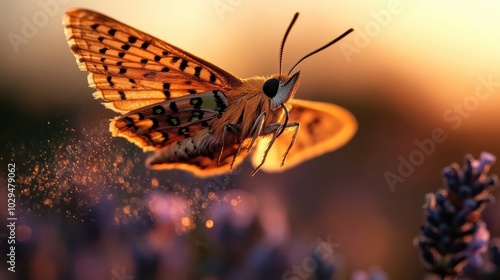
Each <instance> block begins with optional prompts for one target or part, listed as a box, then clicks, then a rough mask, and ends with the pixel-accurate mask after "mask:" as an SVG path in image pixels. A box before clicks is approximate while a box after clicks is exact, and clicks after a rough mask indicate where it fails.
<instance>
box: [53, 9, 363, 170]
mask: <svg viewBox="0 0 500 280" xmlns="http://www.w3.org/2000/svg"><path fill="white" fill-rule="evenodd" d="M297 17H298V13H296V14H295V16H294V18H293V20H292V22H291V24H290V25H289V27H288V29H287V31H286V33H285V36H284V38H283V41H282V43H281V47H280V55H279V68H280V71H279V73H278V74H274V75H271V76H258V77H251V78H247V79H240V78H238V77H236V76H234V75H233V74H231V73H229V72H227V71H225V70H223V69H221V68H219V67H217V66H215V65H213V64H211V63H209V62H207V61H205V60H203V59H201V58H199V57H196V56H194V55H192V54H190V53H188V52H186V51H184V50H182V49H180V48H177V47H175V46H173V45H171V44H168V43H166V42H164V41H162V40H159V39H157V38H155V37H153V36H151V35H149V34H146V33H144V32H142V31H139V30H137V29H135V28H133V27H130V26H128V25H126V24H124V23H121V22H118V21H116V20H114V19H112V18H109V17H107V16H105V15H103V14H100V13H97V12H94V11H90V10H85V9H70V10H68V11H67V12H66V13H65V15H64V18H63V25H64V28H65V34H66V38H67V40H68V44H69V46H70V49H71V51H72V52H73V54H74V55H75V57H76V60H77V63H78V66H79V68H80V70H82V71H88V72H89V75H88V82H89V85H90V87H92V88H94V89H96V90H97V91H96V92H94V94H93V96H94V97H95V98H96V99H101V100H102V101H103V104H104V106H105V107H106V108H109V109H111V110H113V111H115V112H117V113H119V114H120V115H119V116H117V117H115V118H114V119H113V120H111V123H110V131H111V134H112V135H113V136H119V137H124V138H126V139H127V140H129V141H130V142H132V143H134V144H136V145H137V146H139V147H141V148H142V149H143V150H144V151H153V152H154V153H153V154H152V155H151V156H150V157H149V158H148V159H147V160H146V165H147V166H148V167H150V168H152V169H180V170H185V171H189V172H191V173H193V174H194V175H197V176H199V177H207V176H213V175H218V174H223V173H227V172H230V171H231V170H232V169H234V168H235V167H236V166H238V165H239V164H240V163H241V162H242V161H243V159H244V158H245V157H247V155H249V154H251V155H252V163H253V164H254V166H255V169H254V171H253V173H252V175H253V174H255V173H256V172H257V171H258V170H259V169H263V170H265V171H268V172H274V171H279V170H284V169H286V168H290V167H293V166H295V165H297V164H299V163H301V162H303V161H305V160H308V159H310V158H313V157H315V156H319V155H321V154H324V153H326V152H329V151H332V150H335V149H337V148H339V147H341V146H343V145H344V144H345V143H347V142H348V141H349V140H350V139H351V138H352V137H353V135H354V133H355V132H356V129H357V122H356V119H355V118H354V116H353V115H352V114H351V113H350V112H349V111H347V110H345V109H343V108H341V107H339V106H336V105H333V104H328V103H322V102H313V101H305V100H299V99H294V96H295V93H296V91H297V88H298V85H299V78H300V71H297V72H296V73H294V74H293V75H292V74H291V72H292V71H293V69H294V68H295V67H296V66H297V65H298V64H299V63H300V62H301V61H303V60H304V59H305V58H307V57H309V56H311V55H313V54H315V53H317V52H319V51H321V50H323V49H325V48H327V47H328V46H330V45H332V44H334V43H335V42H337V41H339V40H341V39H342V38H343V37H345V36H346V35H347V34H349V33H350V32H352V31H353V29H349V30H348V31H346V32H345V33H343V34H342V35H340V36H339V37H337V38H335V39H334V40H333V41H331V42H329V43H328V44H326V45H324V46H323V47H321V48H318V49H316V50H315V51H313V52H311V53H309V54H308V55H306V56H304V57H303V58H302V59H300V60H299V61H298V62H297V63H296V64H295V65H294V66H293V67H292V69H291V70H290V71H289V73H288V74H284V73H282V70H281V65H282V56H283V47H284V43H285V41H286V38H287V36H288V34H289V32H290V30H291V28H292V26H293V24H294V23H295V21H296V20H297ZM299 130H300V131H299ZM285 160H286V162H287V164H286V168H285V167H283V166H284V164H285ZM282 167H283V168H282Z"/></svg>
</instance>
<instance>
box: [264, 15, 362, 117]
mask: <svg viewBox="0 0 500 280" xmlns="http://www.w3.org/2000/svg"><path fill="white" fill-rule="evenodd" d="M298 17H299V13H295V15H294V16H293V19H292V22H291V23H290V25H289V26H288V28H287V30H286V32H285V36H283V40H282V41H281V46H280V53H279V74H278V75H274V76H272V77H271V78H269V79H268V80H267V81H265V82H264V85H263V86H262V91H263V92H264V94H265V95H267V96H268V97H269V98H271V109H272V110H277V109H278V108H280V107H283V105H284V104H285V103H286V102H288V101H289V100H290V99H292V98H293V97H294V96H295V92H296V91H297V88H298V86H299V76H300V71H297V72H296V73H295V74H293V75H291V73H292V71H293V69H295V67H296V66H297V65H299V64H300V63H301V62H302V61H303V60H304V59H306V58H308V57H310V56H312V55H314V54H316V53H318V52H320V51H322V50H324V49H326V48H328V47H329V46H331V45H333V44H335V43H336V42H338V41H340V40H341V39H342V38H344V37H345V36H347V35H348V34H349V33H351V32H353V31H354V29H353V28H351V29H349V30H347V31H346V32H344V33H343V34H341V35H340V36H338V37H337V38H335V39H333V40H332V41H330V42H328V43H327V44H325V45H323V46H322V47H319V48H317V49H315V50H313V51H312V52H310V53H308V54H306V55H305V56H303V57H302V58H301V59H299V60H298V61H297V62H296V63H295V64H294V65H293V66H292V68H290V71H288V74H287V75H285V74H282V71H281V70H282V69H281V67H282V62H283V49H284V47H285V42H286V38H287V37H288V34H289V33H290V30H291V29H292V26H293V25H294V24H295V21H296V20H297V18H298Z"/></svg>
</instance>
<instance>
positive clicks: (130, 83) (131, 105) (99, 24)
mask: <svg viewBox="0 0 500 280" xmlns="http://www.w3.org/2000/svg"><path fill="white" fill-rule="evenodd" d="M63 24H64V27H65V33H66V37H67V40H68V43H69V45H70V49H71V51H72V52H73V54H74V55H75V57H76V58H77V62H78V65H79V68H80V69H81V70H83V71H88V72H90V73H89V76H88V82H89V85H90V86H91V87H92V88H94V89H96V90H97V91H96V92H95V93H94V97H95V98H98V99H102V100H103V101H104V105H105V106H106V107H107V108H109V109H112V110H114V111H116V112H119V113H122V114H123V113H127V112H130V111H133V110H136V109H139V108H143V107H146V106H150V105H152V104H155V103H159V102H162V101H165V100H175V98H178V97H181V96H185V95H190V94H197V93H200V92H207V91H211V90H219V91H222V92H227V90H228V89H231V88H234V87H238V86H240V85H241V83H242V82H241V80H240V79H239V78H237V77H235V76H233V75H232V74H230V73H228V72H226V71H224V70H222V69H220V68H219V67H217V66H215V65H213V64H211V63H209V62H206V61H204V60H202V59H200V58H198V57H196V56H194V55H192V54H190V53H187V52H185V51H183V50H181V49H179V48H177V47H175V46H172V45H170V44H167V43H165V42H163V41H161V40H159V39H157V38H155V37H153V36H151V35H148V34H146V33H144V32H141V31H139V30H136V29H135V28H133V27H130V26H128V25H126V24H123V23H121V22H118V21H116V20H114V19H111V18H109V17H107V16H105V15H102V14H100V13H97V12H93V11H89V10H83V9H72V10H69V11H67V12H66V15H65V17H64V19H63Z"/></svg>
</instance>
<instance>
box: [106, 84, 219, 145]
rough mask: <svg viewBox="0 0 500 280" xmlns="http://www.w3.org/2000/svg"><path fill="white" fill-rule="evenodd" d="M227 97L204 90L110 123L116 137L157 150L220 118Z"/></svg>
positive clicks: (192, 133) (196, 131) (190, 135)
mask: <svg viewBox="0 0 500 280" xmlns="http://www.w3.org/2000/svg"><path fill="white" fill-rule="evenodd" d="M226 108H227V97H226V96H225V95H224V94H223V93H222V92H219V91H216V90H214V91H212V92H206V93H200V94H195V95H188V96H184V97H178V98H176V99H171V100H166V101H164V102H161V103H157V104H153V105H150V106H146V107H143V108H140V109H137V110H134V111H132V112H129V113H127V114H125V115H123V116H119V117H116V118H115V119H114V120H113V121H112V122H111V124H110V130H111V133H112V134H113V136H122V137H125V138H127V139H128V140H129V141H130V142H132V143H135V144H136V145H137V146H139V147H142V148H143V149H144V150H154V149H156V148H161V147H164V146H168V145H170V144H172V143H174V142H178V141H180V140H183V139H185V138H188V137H192V136H193V135H194V134H196V133H198V132H199V131H200V130H202V129H206V128H207V127H208V126H209V125H210V124H211V122H212V121H213V120H214V119H215V118H217V117H220V115H221V114H223V113H224V112H225V110H226Z"/></svg>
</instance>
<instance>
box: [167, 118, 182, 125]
mask: <svg viewBox="0 0 500 280" xmlns="http://www.w3.org/2000/svg"><path fill="white" fill-rule="evenodd" d="M167 123H168V124H169V125H171V126H178V125H179V124H180V121H179V118H177V117H168V118H167Z"/></svg>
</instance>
